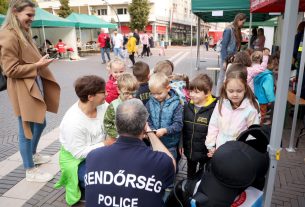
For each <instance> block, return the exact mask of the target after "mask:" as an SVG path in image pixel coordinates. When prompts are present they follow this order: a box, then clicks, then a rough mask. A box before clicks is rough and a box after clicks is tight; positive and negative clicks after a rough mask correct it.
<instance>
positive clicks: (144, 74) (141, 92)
mask: <svg viewBox="0 0 305 207" xmlns="http://www.w3.org/2000/svg"><path fill="white" fill-rule="evenodd" d="M149 73H150V70H149V65H148V64H146V63H144V62H142V61H138V62H136V63H135V64H134V66H133V75H134V76H135V77H136V78H137V81H138V83H139V89H138V91H137V94H136V98H138V99H140V100H141V101H142V102H143V104H144V105H145V104H146V103H147V101H148V100H149V96H150V90H149V87H148V80H149Z"/></svg>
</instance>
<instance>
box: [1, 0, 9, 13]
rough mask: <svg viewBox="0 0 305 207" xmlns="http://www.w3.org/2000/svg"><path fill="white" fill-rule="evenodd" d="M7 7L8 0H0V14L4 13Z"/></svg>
mask: <svg viewBox="0 0 305 207" xmlns="http://www.w3.org/2000/svg"><path fill="white" fill-rule="evenodd" d="M7 8H8V0H0V14H4V15H5V14H6V11H7Z"/></svg>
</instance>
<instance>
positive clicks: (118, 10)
mask: <svg viewBox="0 0 305 207" xmlns="http://www.w3.org/2000/svg"><path fill="white" fill-rule="evenodd" d="M117 13H118V14H127V9H126V8H119V9H117Z"/></svg>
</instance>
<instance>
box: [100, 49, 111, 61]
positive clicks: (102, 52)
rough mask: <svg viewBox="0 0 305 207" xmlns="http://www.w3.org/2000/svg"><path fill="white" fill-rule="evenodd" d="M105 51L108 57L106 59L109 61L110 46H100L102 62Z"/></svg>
mask: <svg viewBox="0 0 305 207" xmlns="http://www.w3.org/2000/svg"><path fill="white" fill-rule="evenodd" d="M105 52H106V55H107V57H108V60H109V61H110V48H106V47H105V48H101V55H102V60H103V62H106V59H105Z"/></svg>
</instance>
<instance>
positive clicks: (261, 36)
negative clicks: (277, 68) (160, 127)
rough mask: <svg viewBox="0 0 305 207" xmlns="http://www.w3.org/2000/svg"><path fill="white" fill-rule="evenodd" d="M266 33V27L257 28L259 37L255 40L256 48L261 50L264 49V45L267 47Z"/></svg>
mask: <svg viewBox="0 0 305 207" xmlns="http://www.w3.org/2000/svg"><path fill="white" fill-rule="evenodd" d="M265 40H266V38H265V34H264V29H263V28H259V29H258V30H257V38H256V40H255V41H254V50H259V51H263V49H264V47H265Z"/></svg>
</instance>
